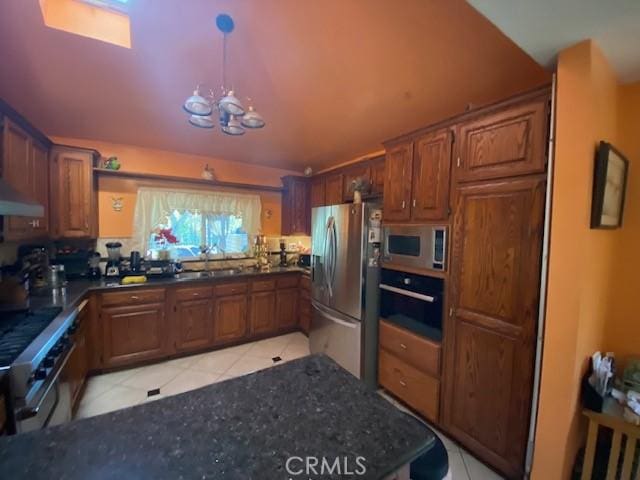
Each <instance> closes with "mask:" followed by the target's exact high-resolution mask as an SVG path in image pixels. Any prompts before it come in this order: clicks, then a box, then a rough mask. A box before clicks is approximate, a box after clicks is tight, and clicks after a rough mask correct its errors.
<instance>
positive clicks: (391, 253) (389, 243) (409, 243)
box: [382, 225, 447, 271]
mask: <svg viewBox="0 0 640 480" xmlns="http://www.w3.org/2000/svg"><path fill="white" fill-rule="evenodd" d="M385 263H389V264H394V265H404V266H407V267H412V268H419V269H422V270H437V271H444V270H446V269H447V226H446V225H386V226H385V227H384V250H383V256H382V264H383V266H384V264H385Z"/></svg>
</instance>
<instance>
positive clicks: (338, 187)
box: [324, 173, 344, 205]
mask: <svg viewBox="0 0 640 480" xmlns="http://www.w3.org/2000/svg"><path fill="white" fill-rule="evenodd" d="M324 185H325V187H324V189H325V190H324V202H325V205H339V204H341V203H342V199H343V196H344V192H343V189H342V187H343V183H342V174H341V173H332V174H329V175H327V176H326V177H325V180H324Z"/></svg>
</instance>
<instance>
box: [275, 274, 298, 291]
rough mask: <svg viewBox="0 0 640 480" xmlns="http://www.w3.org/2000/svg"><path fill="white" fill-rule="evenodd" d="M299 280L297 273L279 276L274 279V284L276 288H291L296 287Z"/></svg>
mask: <svg viewBox="0 0 640 480" xmlns="http://www.w3.org/2000/svg"><path fill="white" fill-rule="evenodd" d="M299 281H300V277H299V276H298V275H289V276H286V277H279V278H278V279H277V280H276V285H277V286H278V288H292V287H297V286H298V283H299Z"/></svg>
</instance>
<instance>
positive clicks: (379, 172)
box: [370, 155, 385, 197]
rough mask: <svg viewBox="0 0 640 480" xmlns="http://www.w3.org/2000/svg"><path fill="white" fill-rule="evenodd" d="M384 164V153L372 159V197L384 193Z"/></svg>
mask: <svg viewBox="0 0 640 480" xmlns="http://www.w3.org/2000/svg"><path fill="white" fill-rule="evenodd" d="M384 165H385V158H384V155H383V156H382V157H377V158H374V159H373V160H371V192H370V196H372V197H379V196H381V195H382V194H383V193H384Z"/></svg>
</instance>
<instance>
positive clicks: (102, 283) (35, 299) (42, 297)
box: [29, 267, 304, 315]
mask: <svg viewBox="0 0 640 480" xmlns="http://www.w3.org/2000/svg"><path fill="white" fill-rule="evenodd" d="M284 273H304V269H302V268H299V267H273V268H271V269H270V270H269V271H258V270H255V269H253V268H246V269H244V270H242V271H240V272H238V273H233V274H224V273H218V274H214V276H210V277H198V276H196V275H197V274H196V273H195V272H187V273H184V274H181V275H180V276H177V277H166V278H151V279H149V280H148V281H147V282H145V283H134V284H129V285H121V284H120V283H119V281H118V280H111V279H106V278H101V279H100V280H84V279H79V280H70V281H69V282H68V283H67V286H66V287H65V288H64V289H63V291H62V292H63V293H56V291H53V292H52V291H51V290H45V291H44V292H43V293H41V294H37V293H36V294H31V295H30V297H29V305H30V308H32V309H36V308H43V307H54V306H60V307H62V309H63V312H62V314H63V315H64V314H65V312H66V311H69V310H71V309H72V308H74V307H75V306H76V305H77V304H78V303H79V301H80V300H82V299H83V298H84V296H85V295H86V294H87V293H89V292H91V291H100V290H114V289H124V288H149V287H155V286H171V285H180V284H184V283H200V282H220V281H223V282H229V281H233V280H234V279H243V280H244V279H247V278H249V277H259V276H265V275H276V274H284Z"/></svg>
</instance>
